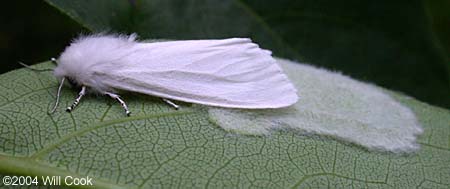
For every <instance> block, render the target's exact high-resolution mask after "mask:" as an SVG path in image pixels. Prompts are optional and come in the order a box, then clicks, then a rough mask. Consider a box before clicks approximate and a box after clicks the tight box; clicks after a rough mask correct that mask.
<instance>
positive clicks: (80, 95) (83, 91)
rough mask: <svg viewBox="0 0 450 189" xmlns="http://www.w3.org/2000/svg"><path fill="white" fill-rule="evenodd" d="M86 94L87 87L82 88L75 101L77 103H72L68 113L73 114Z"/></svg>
mask: <svg viewBox="0 0 450 189" xmlns="http://www.w3.org/2000/svg"><path fill="white" fill-rule="evenodd" d="M85 94H86V87H85V86H81V91H80V93H78V97H77V98H76V99H75V101H74V102H73V103H72V106H69V107H67V109H66V111H67V112H71V111H72V110H73V109H74V108H75V107H76V106H77V105H78V103H80V100H81V98H82V97H83V96H84V95H85Z"/></svg>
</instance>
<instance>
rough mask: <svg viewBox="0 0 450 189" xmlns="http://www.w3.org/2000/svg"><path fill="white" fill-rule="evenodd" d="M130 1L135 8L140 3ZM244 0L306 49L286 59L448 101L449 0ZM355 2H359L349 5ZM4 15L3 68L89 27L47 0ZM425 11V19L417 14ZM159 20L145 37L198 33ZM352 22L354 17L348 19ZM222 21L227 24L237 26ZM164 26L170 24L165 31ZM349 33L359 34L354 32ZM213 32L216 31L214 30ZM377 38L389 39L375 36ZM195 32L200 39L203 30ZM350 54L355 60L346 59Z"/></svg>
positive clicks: (34, 58)
mask: <svg viewBox="0 0 450 189" xmlns="http://www.w3.org/2000/svg"><path fill="white" fill-rule="evenodd" d="M128 2H131V4H132V6H137V5H139V3H140V1H128ZM173 2H177V1H173ZM242 2H243V4H244V6H247V7H248V8H251V9H252V11H254V13H255V14H258V15H261V19H263V20H264V21H265V22H266V23H267V24H268V27H271V29H272V30H273V31H275V32H278V33H279V34H280V35H281V36H282V37H283V39H282V40H284V41H286V42H288V43H289V44H290V45H291V47H293V48H294V49H300V50H301V52H294V53H296V54H298V55H300V57H302V58H298V57H292V56H291V57H289V55H286V56H287V57H289V58H294V59H297V60H300V61H306V62H308V63H311V64H315V65H317V66H321V67H326V68H328V69H332V70H338V71H342V72H343V73H344V74H346V75H350V76H352V77H354V78H357V79H360V80H363V81H368V82H372V83H375V84H377V85H380V86H383V87H385V88H388V89H392V90H395V91H401V92H404V93H405V94H407V95H410V96H413V97H415V98H418V99H419V100H421V101H425V102H428V103H431V104H434V105H438V106H442V107H445V108H448V107H450V79H449V78H450V76H449V71H450V70H449V68H450V66H449V65H445V64H449V61H448V60H449V54H450V53H449V52H447V50H448V45H449V42H450V37H449V36H450V19H449V15H450V14H448V13H449V12H450V10H448V11H447V10H446V9H447V8H448V7H449V6H448V5H449V4H450V3H448V2H445V1H439V0H436V1H431V2H430V1H420V0H411V1H348V2H346V3H336V2H332V1H308V0H303V1H282V3H281V2H280V3H273V2H270V3H269V2H265V1H255V0H245V1H242ZM260 2H265V3H260ZM378 2H385V3H384V4H382V3H378ZM386 2H388V3H386ZM423 2H426V3H423ZM444 2H445V3H444ZM333 3H334V4H333ZM442 3H444V4H442ZM186 4H188V3H186ZM272 4H273V5H272ZM287 4H289V6H286V5H287ZM423 4H426V6H424V7H425V9H424V10H422V9H421V6H423ZM278 5H280V6H278ZM349 5H351V6H353V7H354V8H348V6H349ZM443 5H445V6H443ZM177 6H179V5H178V3H173V7H175V8H173V9H168V10H164V9H163V10H162V11H163V12H169V11H171V10H175V11H177ZM130 10H131V11H133V9H130ZM100 11H102V10H99V12H100ZM128 11H129V10H128ZM155 11H157V10H155ZM299 13H301V14H299ZM322 13H323V14H322ZM446 13H447V14H446ZM0 14H1V15H0V19H1V23H2V28H1V29H0V55H1V57H2V63H1V68H0V73H4V72H7V71H10V70H13V69H16V68H20V67H21V66H20V65H19V64H17V61H22V62H24V63H27V64H35V63H39V62H42V61H46V60H48V59H49V58H51V57H57V56H58V55H59V53H60V52H62V51H63V50H64V47H65V46H66V45H68V44H69V43H70V41H71V39H73V38H74V37H76V36H77V35H78V34H80V33H82V32H83V33H86V32H88V30H87V29H84V28H83V27H82V26H81V25H80V24H79V23H77V22H75V21H73V20H72V19H70V18H69V17H68V16H66V15H65V14H63V13H62V12H60V11H59V10H57V9H55V8H54V7H52V6H50V5H48V4H47V3H46V2H44V1H36V0H32V1H4V2H2V6H1V10H0ZM136 14H137V15H138V16H139V13H136ZM421 14H424V15H427V17H420V16H418V17H412V16H411V15H421ZM308 17H310V18H312V19H310V18H308ZM161 18H162V19H164V18H163V17H161ZM316 18H319V19H321V20H320V22H321V23H320V22H317V20H314V19H316ZM335 18H336V19H335ZM339 18H349V20H342V19H341V20H339ZM120 19H122V20H120ZM120 19H119V20H120V21H121V22H120V23H123V22H125V23H127V21H126V19H129V18H127V17H124V18H120ZM123 19H125V21H124V20H123ZM133 19H134V18H133ZM133 19H131V22H130V23H131V24H133V22H134V20H133ZM167 19H168V20H169V18H167ZM194 20H195V18H194ZM324 20H325V22H327V21H329V23H325V24H326V25H329V30H323V29H322V28H323V24H324V23H323V22H324ZM156 21H157V22H158V24H160V25H159V26H160V27H158V28H151V29H152V30H151V31H152V32H153V33H152V34H151V35H150V36H144V37H155V38H175V39H176V38H189V37H190V36H191V37H192V35H190V34H188V33H186V35H184V33H182V34H180V33H177V32H175V33H169V32H168V31H173V30H172V29H173V28H171V27H173V26H170V25H163V23H164V22H160V21H159V20H156ZM347 21H351V22H349V23H346V22H347ZM168 23H169V22H168ZM189 23H190V22H181V23H178V26H182V24H187V25H186V26H183V27H185V28H188V27H189ZM355 23H356V24H355ZM131 24H130V26H127V25H123V24H118V25H117V26H115V27H116V28H118V30H119V31H123V32H125V33H126V32H132V31H137V30H139V28H134V25H131ZM321 24H322V25H321ZM113 25H114V23H113ZM222 26H223V27H224V29H223V30H226V28H227V27H232V26H227V25H222ZM286 26H288V27H286ZM164 27H167V28H168V29H167V30H165V29H164ZM429 27H431V28H432V30H431V31H429V30H428V28H429ZM385 28H389V29H388V30H385ZM140 29H143V30H145V31H147V30H149V29H147V28H140ZM366 30H367V32H365V31H366ZM349 31H350V32H354V34H351V35H349V34H348V32H349ZM231 32H232V31H231ZM427 32H428V33H427ZM138 33H139V31H138ZM380 34H381V35H380ZM424 34H425V36H424ZM214 35H215V33H214V34H212V36H214ZM218 35H221V34H218ZM141 36H142V35H141ZM224 36H227V35H224ZM379 36H383V37H382V38H379V40H378V39H375V40H374V38H377V37H379ZM192 38H202V35H197V36H195V37H192ZM383 40H385V41H383ZM257 42H261V44H262V46H263V47H264V45H265V44H267V43H265V42H264V41H258V40H257ZM441 45H442V46H441ZM269 46H270V45H269ZM352 47H356V48H353V49H352ZM272 50H274V49H272ZM274 53H275V55H276V56H277V55H278V56H283V57H284V56H285V54H283V52H282V51H277V50H274ZM350 59H353V60H356V61H353V62H351V61H349V62H347V61H345V60H350Z"/></svg>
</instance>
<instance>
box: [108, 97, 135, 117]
mask: <svg viewBox="0 0 450 189" xmlns="http://www.w3.org/2000/svg"><path fill="white" fill-rule="evenodd" d="M105 94H107V95H108V96H110V97H111V98H113V99H114V100H117V101H118V102H119V103H120V105H122V107H123V109H124V110H125V113H126V114H127V116H130V114H131V112H130V111H129V110H128V106H127V104H125V101H123V100H122V99H121V98H120V96H119V95H117V94H114V93H109V92H105Z"/></svg>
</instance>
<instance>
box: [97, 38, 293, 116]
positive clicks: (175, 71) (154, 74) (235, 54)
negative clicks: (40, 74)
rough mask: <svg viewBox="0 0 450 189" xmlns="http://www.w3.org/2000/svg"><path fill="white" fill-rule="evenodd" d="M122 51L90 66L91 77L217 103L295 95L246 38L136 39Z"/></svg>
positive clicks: (271, 103) (285, 101) (285, 100)
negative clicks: (122, 54)
mask: <svg viewBox="0 0 450 189" xmlns="http://www.w3.org/2000/svg"><path fill="white" fill-rule="evenodd" d="M127 51H128V52H127V53H124V54H126V55H125V56H122V57H121V58H120V59H117V60H114V61H113V62H112V64H111V62H110V63H109V64H97V65H94V66H92V68H91V69H92V71H93V72H92V76H93V77H95V78H94V79H95V80H97V81H101V82H102V84H103V85H106V86H109V87H111V88H116V89H120V90H127V91H134V92H139V93H144V94H148V95H153V96H158V97H163V98H168V99H174V100H179V101H184V102H191V103H198V104H205V105H211V106H219V107H230V108H249V109H260V108H280V107H286V106H289V105H292V104H294V103H295V102H296V101H297V99H298V96H297V91H296V89H295V88H294V86H293V85H292V84H291V82H290V81H289V80H288V78H287V76H286V75H285V74H283V72H282V70H281V68H280V67H279V66H278V65H277V64H276V61H275V60H274V59H273V58H272V56H271V52H270V51H268V50H263V49H260V48H259V47H258V46H257V45H256V44H254V43H252V42H251V41H250V40H249V39H243V38H232V39H224V40H189V41H171V42H157V43H137V44H136V45H135V46H133V47H131V48H129V49H127ZM105 65H108V66H105ZM109 66H112V67H114V68H115V69H112V68H111V67H109Z"/></svg>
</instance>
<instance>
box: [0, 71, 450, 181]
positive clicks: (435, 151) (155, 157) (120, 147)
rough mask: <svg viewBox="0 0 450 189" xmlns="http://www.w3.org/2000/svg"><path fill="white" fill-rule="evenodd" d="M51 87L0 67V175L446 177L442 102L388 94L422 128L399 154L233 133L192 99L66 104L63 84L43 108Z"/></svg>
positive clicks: (285, 135) (290, 136) (47, 78)
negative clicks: (178, 105)
mask: <svg viewBox="0 0 450 189" xmlns="http://www.w3.org/2000/svg"><path fill="white" fill-rule="evenodd" d="M50 67H52V65H51V63H43V64H38V65H37V68H50ZM56 89H57V83H56V81H55V79H54V77H53V76H52V75H51V73H35V72H33V71H30V70H26V69H19V70H15V71H12V72H9V73H6V74H3V75H0V90H1V91H2V93H1V94H0V174H1V175H3V176H4V175H11V174H18V175H37V176H40V175H59V176H64V175H71V176H80V177H81V176H90V177H92V178H93V181H94V184H95V185H96V186H97V187H99V188H149V187H164V188H167V187H182V188H189V187H195V188H199V187H207V188H236V187H241V188H248V187H261V188H289V187H292V188H297V187H313V188H317V187H327V186H330V187H342V188H349V187H356V188H362V187H378V188H403V187H405V188H413V187H423V188H448V187H449V186H450V180H449V179H448V178H449V177H450V158H449V157H450V125H449V123H450V112H449V111H448V110H444V109H441V108H437V107H433V106H430V105H427V104H424V103H422V102H418V101H417V100H414V99H412V98H409V97H406V96H403V95H395V98H396V99H398V100H399V101H400V102H402V103H403V104H404V105H406V106H408V107H410V108H411V109H412V110H413V111H414V112H415V113H416V115H417V116H418V118H419V121H420V122H421V124H422V126H423V128H424V134H423V135H422V136H420V138H419V143H420V144H421V149H420V150H419V151H418V152H417V153H414V154H407V155H398V154H392V153H381V152H370V151H367V150H366V149H364V148H361V147H359V146H355V145H352V144H347V143H343V142H340V141H336V140H333V139H330V138H327V137H321V136H304V135H298V134H295V133H294V132H289V131H278V132H275V133H273V134H272V135H270V136H266V137H259V136H245V135H233V134H230V133H228V132H226V131H224V130H222V129H221V128H220V127H218V126H217V125H214V124H212V122H211V121H210V118H209V117H208V113H207V111H206V110H205V109H204V108H202V107H197V106H190V105H189V104H182V107H183V108H182V109H181V110H179V111H175V110H173V109H172V108H171V107H169V106H167V105H166V104H164V103H162V102H161V100H160V99H157V98H152V97H147V96H142V95H135V94H127V95H123V98H124V99H125V100H126V101H127V102H128V103H129V105H130V109H131V110H132V112H133V116H131V117H126V116H125V115H124V112H123V110H122V109H121V107H120V105H119V104H117V103H116V102H115V101H113V100H110V99H109V98H106V97H103V96H95V95H89V96H87V97H86V98H84V99H83V100H82V101H81V103H80V105H79V107H77V109H76V110H75V111H73V113H66V112H64V111H63V109H64V107H65V106H67V105H69V104H70V103H71V102H72V100H73V99H74V98H75V96H76V94H77V91H74V90H71V89H70V88H68V87H65V88H64V90H63V91H62V96H61V106H60V108H59V109H58V111H57V112H56V113H55V114H54V115H52V116H50V115H47V113H46V112H47V111H48V110H49V109H51V107H52V105H53V103H54V93H55V91H56ZM330 124H332V123H330ZM0 177H1V176H0Z"/></svg>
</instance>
